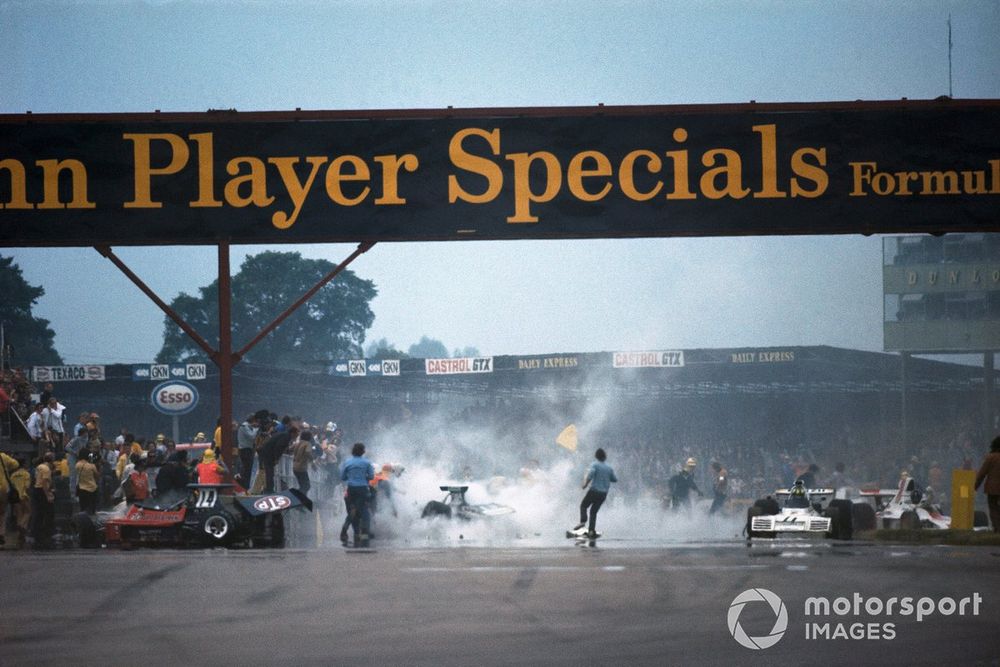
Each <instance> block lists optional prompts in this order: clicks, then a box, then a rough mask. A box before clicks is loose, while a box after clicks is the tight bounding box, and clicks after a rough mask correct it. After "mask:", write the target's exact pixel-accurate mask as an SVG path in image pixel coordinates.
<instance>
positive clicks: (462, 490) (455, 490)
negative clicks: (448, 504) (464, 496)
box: [438, 486, 469, 493]
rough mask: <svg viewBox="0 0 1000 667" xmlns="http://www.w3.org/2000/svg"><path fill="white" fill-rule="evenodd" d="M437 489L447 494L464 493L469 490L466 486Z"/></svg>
mask: <svg viewBox="0 0 1000 667" xmlns="http://www.w3.org/2000/svg"><path fill="white" fill-rule="evenodd" d="M438 488H439V489H441V490H442V491H447V492H448V493H465V492H466V491H468V490H469V487H468V486H440V487H438Z"/></svg>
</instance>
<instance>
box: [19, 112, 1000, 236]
mask: <svg viewBox="0 0 1000 667" xmlns="http://www.w3.org/2000/svg"><path fill="white" fill-rule="evenodd" d="M998 204H1000V101H995V100H985V101H948V100H944V101H941V102H919V103H918V102H905V101H904V102H872V103H867V104H866V103H842V104H841V103H829V104H819V105H808V104H784V105H781V104H775V105H729V106H702V107H597V108H569V109H506V110H496V109H494V110H479V111H476V110H465V111H459V110H447V111H444V110H442V111H410V112H406V111H398V112H391V111H381V112H367V113H366V112H288V113H283V112H260V113H252V112H251V113H237V112H230V113H221V114H220V113H211V112H210V113H205V114H136V115H124V114H122V115H98V116H90V115H74V116H39V115H32V114H18V115H4V116H0V245H8V246H10V245H14V246H17V245H95V244H98V243H108V244H128V245H145V244H163V243H214V242H217V241H220V240H229V241H231V242H234V243H240V242H243V243H282V242H319V241H361V240H432V239H464V238H469V239H473V238H481V239H485V238H489V239H504V238H559V237H562V238H572V237H595V236H676V235H709V236H711V235H742V234H780V233H795V234H811V233H823V234H825V233H843V232H865V233H867V232H919V231H933V232H947V231H996V230H1000V214H998V209H1000V206H998Z"/></svg>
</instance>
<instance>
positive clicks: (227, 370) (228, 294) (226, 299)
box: [94, 239, 375, 466]
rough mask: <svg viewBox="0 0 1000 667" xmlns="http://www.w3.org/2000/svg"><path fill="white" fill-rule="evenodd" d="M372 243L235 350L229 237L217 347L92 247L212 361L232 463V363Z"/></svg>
mask: <svg viewBox="0 0 1000 667" xmlns="http://www.w3.org/2000/svg"><path fill="white" fill-rule="evenodd" d="M373 245H375V242H374V241H367V242H365V243H361V244H359V245H358V247H357V249H355V251H354V252H353V253H351V254H350V256H348V257H347V259H345V260H344V261H343V262H341V263H340V264H339V265H337V266H336V267H334V269H333V270H332V271H330V272H329V273H327V274H326V275H325V276H323V278H321V279H320V280H319V281H318V282H317V283H316V284H315V285H313V287H312V288H311V289H310V290H309V291H308V292H306V293H305V294H303V295H302V296H301V297H300V298H299V299H298V300H297V301H295V303H293V304H292V305H290V306H289V307H288V308H286V309H285V311H284V312H282V313H281V314H280V315H278V317H276V318H275V319H274V320H273V321H272V322H271V323H270V324H268V325H267V326H266V327H264V328H263V329H261V330H260V333H258V334H257V335H256V336H255V337H254V338H253V340H251V341H250V342H249V343H247V344H246V345H244V346H243V347H242V348H241V349H240V350H239V351H238V352H236V353H234V352H233V322H232V280H231V277H230V266H229V239H226V240H225V241H220V242H219V244H218V255H219V349H218V350H215V349H212V346H211V345H210V344H209V343H208V342H207V341H206V340H205V339H204V338H202V337H201V336H200V335H199V334H198V332H197V331H195V330H194V327H192V326H191V325H190V324H188V323H187V322H185V321H184V318H182V317H181V316H180V314H179V313H177V312H176V311H175V310H174V309H173V308H171V307H170V306H169V305H167V303H166V302H165V301H163V299H161V298H160V297H159V296H157V295H156V293H155V292H153V290H152V289H150V288H149V286H148V285H146V284H145V283H144V282H143V281H142V279H141V278H139V276H137V275H136V274H135V273H134V272H133V271H132V270H131V269H129V268H128V267H127V266H126V265H125V263H124V262H123V261H122V260H121V259H120V258H119V257H118V256H117V255H115V253H114V252H113V251H112V250H111V248H110V247H108V246H94V247H95V249H96V250H97V251H98V252H99V253H101V255H102V256H104V257H106V258H107V259H109V260H111V263H113V264H114V265H115V266H116V267H118V269H119V270H120V271H121V272H122V273H124V274H125V276H126V277H127V278H128V279H129V280H131V281H132V282H133V283H135V285H136V287H138V288H139V289H140V290H142V292H143V293H144V294H145V295H146V296H148V297H149V298H150V300H151V301H152V302H153V303H155V304H156V305H157V306H158V307H159V308H160V310H162V311H163V312H164V313H165V314H166V315H167V317H169V318H170V319H171V320H173V321H174V323H175V324H177V326H179V327H180V328H181V329H182V330H183V331H184V333H186V334H187V335H188V336H189V337H190V338H191V339H192V340H193V341H194V342H195V344H197V345H198V347H200V348H201V349H202V350H204V351H205V353H206V354H207V355H208V357H209V358H210V359H211V360H212V361H213V362H215V365H216V366H218V368H219V422H220V426H221V427H222V458H223V460H224V461H225V462H226V465H228V466H232V465H233V458H232V457H233V449H234V447H233V444H234V443H233V438H234V433H233V429H232V423H233V366H235V365H236V364H237V363H239V361H240V360H241V359H242V358H243V355H245V354H246V353H247V352H248V351H249V350H250V349H251V348H252V347H253V346H254V345H256V344H257V343H259V342H260V341H261V340H263V339H264V337H265V336H267V335H268V334H269V333H271V332H272V331H274V329H275V328H276V327H277V326H278V325H279V324H281V322H283V321H284V320H285V319H287V318H288V317H289V316H290V315H291V314H292V313H293V312H295V310H296V309H298V308H299V306H301V305H302V304H304V303H305V302H306V301H308V300H309V299H310V297H312V296H313V295H314V294H315V293H316V292H318V291H319V290H320V289H321V288H322V287H323V286H324V285H326V284H327V283H328V282H330V281H331V280H333V279H334V278H336V277H337V275H339V274H340V272H341V271H343V270H344V269H346V268H347V266H348V264H350V263H351V262H353V261H354V260H355V259H357V258H358V257H359V256H360V255H362V254H363V253H365V252H367V251H368V250H369V249H371V247H372V246H373Z"/></svg>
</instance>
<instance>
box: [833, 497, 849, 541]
mask: <svg viewBox="0 0 1000 667" xmlns="http://www.w3.org/2000/svg"><path fill="white" fill-rule="evenodd" d="M853 505H854V503H852V502H851V501H850V500H843V499H842V500H831V501H830V509H833V510H836V512H837V515H836V517H835V518H834V521H833V535H832V537H833V539H835V540H849V539H851V538H852V537H854V507H853Z"/></svg>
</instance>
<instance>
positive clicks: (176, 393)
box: [150, 380, 198, 415]
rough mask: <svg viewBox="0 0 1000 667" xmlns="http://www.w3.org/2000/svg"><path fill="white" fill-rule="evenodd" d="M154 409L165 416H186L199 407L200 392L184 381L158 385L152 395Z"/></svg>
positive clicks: (172, 381)
mask: <svg viewBox="0 0 1000 667" xmlns="http://www.w3.org/2000/svg"><path fill="white" fill-rule="evenodd" d="M150 401H151V402H152V404H153V407H154V408H156V409H157V410H159V411H160V412H162V413H163V414H165V415H184V414H187V413H189V412H191V411H192V410H194V408H195V406H196V405H198V390H197V389H195V387H194V385H193V384H191V383H189V382H184V381H183V380H171V381H169V382H162V383H160V384H158V385H156V388H155V389H153V393H152V394H150Z"/></svg>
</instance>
